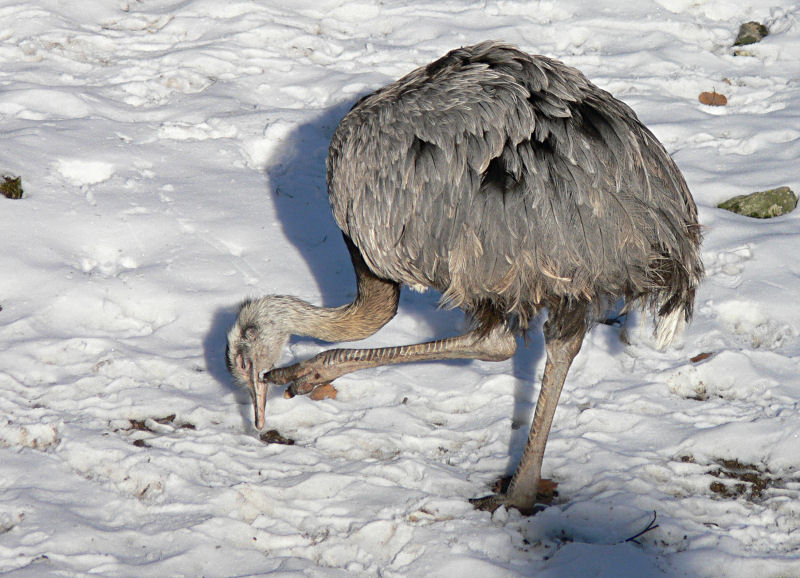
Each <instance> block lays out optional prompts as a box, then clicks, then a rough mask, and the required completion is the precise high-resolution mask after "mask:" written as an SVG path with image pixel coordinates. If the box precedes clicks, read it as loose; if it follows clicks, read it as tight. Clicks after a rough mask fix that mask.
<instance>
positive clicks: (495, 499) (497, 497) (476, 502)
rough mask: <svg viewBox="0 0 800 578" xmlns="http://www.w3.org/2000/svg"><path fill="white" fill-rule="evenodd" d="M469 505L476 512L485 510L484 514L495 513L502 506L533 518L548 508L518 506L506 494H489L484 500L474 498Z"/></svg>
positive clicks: (543, 506)
mask: <svg viewBox="0 0 800 578" xmlns="http://www.w3.org/2000/svg"><path fill="white" fill-rule="evenodd" d="M469 503H470V504H472V505H473V506H474V507H475V509H476V510H483V511H484V512H489V513H494V511H495V510H496V509H497V508H499V507H500V506H505V507H506V508H509V509H510V508H514V509H516V510H518V511H519V513H520V514H522V515H523V516H533V515H534V514H538V513H539V512H541V511H542V510H544V509H545V507H546V506H545V505H544V504H534V505H533V507H530V508H526V507H523V506H517V505H515V504H511V503H509V500H508V497H507V496H506V495H505V494H489V495H488V496H484V497H482V498H472V499H471V500H470V501H469Z"/></svg>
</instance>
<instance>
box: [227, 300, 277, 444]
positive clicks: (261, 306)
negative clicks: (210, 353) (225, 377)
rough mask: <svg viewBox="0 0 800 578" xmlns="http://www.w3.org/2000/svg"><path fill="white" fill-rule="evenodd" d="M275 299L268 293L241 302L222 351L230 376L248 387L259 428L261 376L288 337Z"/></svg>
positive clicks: (263, 396)
mask: <svg viewBox="0 0 800 578" xmlns="http://www.w3.org/2000/svg"><path fill="white" fill-rule="evenodd" d="M275 301H276V300H275V299H274V298H272V297H271V296H270V297H263V298H261V299H256V300H250V299H248V300H246V301H244V302H243V303H242V306H241V308H240V309H239V316H238V317H237V319H236V323H234V325H233V327H231V329H230V331H228V346H227V350H226V352H225V362H226V364H227V365H228V371H230V373H231V375H232V376H233V379H234V380H235V381H236V383H237V384H238V385H240V386H241V387H246V388H247V389H248V390H249V391H250V395H251V397H252V398H253V409H254V412H255V424H256V428H258V429H259V430H260V429H263V428H264V416H265V413H266V404H267V393H268V383H267V382H266V381H264V379H263V376H264V375H265V374H266V373H267V372H268V371H269V370H271V369H272V368H273V367H274V366H275V363H276V362H277V361H278V358H279V357H280V355H281V351H282V350H283V347H284V346H285V345H286V341H287V339H288V337H289V335H288V333H287V332H286V331H285V330H283V329H282V323H280V320H281V318H282V316H281V315H280V314H278V315H275V314H274V313H275V312H274V311H273V310H274V309H275Z"/></svg>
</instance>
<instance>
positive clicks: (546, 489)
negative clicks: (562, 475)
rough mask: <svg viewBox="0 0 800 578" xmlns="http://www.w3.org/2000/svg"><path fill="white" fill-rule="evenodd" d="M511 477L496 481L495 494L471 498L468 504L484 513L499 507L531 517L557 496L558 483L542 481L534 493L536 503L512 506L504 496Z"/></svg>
mask: <svg viewBox="0 0 800 578" xmlns="http://www.w3.org/2000/svg"><path fill="white" fill-rule="evenodd" d="M510 481H511V477H505V478H501V479H499V480H497V482H496V483H495V485H494V487H493V488H492V489H493V490H494V491H495V492H496V493H494V494H490V495H488V496H484V497H483V498H473V499H471V500H470V501H469V502H470V504H472V505H473V506H474V507H475V509H477V510H484V511H486V512H494V511H495V510H496V509H497V508H499V507H500V506H505V507H506V508H514V509H516V510H518V511H519V513H520V514H522V515H523V516H532V515H533V514H536V513H537V512H541V511H542V510H544V509H545V507H546V506H549V505H550V504H551V503H552V502H553V499H554V498H555V497H556V496H558V490H556V488H557V487H558V483H557V482H554V481H553V480H547V479H542V480H539V487H538V489H537V491H536V502H535V503H534V504H533V506H521V505H518V504H514V503H513V502H512V501H511V500H510V499H509V497H508V496H507V495H506V490H507V489H508V484H509V482H510Z"/></svg>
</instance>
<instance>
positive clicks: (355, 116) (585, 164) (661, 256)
mask: <svg viewBox="0 0 800 578" xmlns="http://www.w3.org/2000/svg"><path fill="white" fill-rule="evenodd" d="M328 183H329V194H330V202H331V206H332V208H333V215H334V217H335V219H336V222H337V223H338V225H339V227H341V229H342V231H344V232H345V234H346V235H348V236H349V237H350V239H352V241H353V243H354V244H355V245H356V246H357V247H358V248H359V250H360V251H361V254H362V255H363V257H364V260H365V261H366V263H367V265H368V266H369V268H370V269H371V270H372V271H373V272H375V273H376V274H377V275H378V276H380V277H384V278H387V279H392V280H395V281H397V282H400V283H404V284H407V285H410V286H412V287H415V286H416V287H433V288H435V289H436V290H437V291H440V292H441V293H442V297H443V301H444V302H445V303H446V304H448V305H450V306H454V307H461V308H463V309H465V310H466V311H468V312H470V313H471V314H473V315H475V316H476V317H477V319H479V320H480V321H481V322H483V323H491V322H494V321H497V320H501V319H508V320H510V321H512V322H513V323H514V325H515V326H518V327H519V328H520V329H523V330H524V329H525V328H527V326H528V322H529V321H530V319H531V318H532V317H533V316H534V315H535V313H536V312H537V311H538V310H540V309H541V307H542V306H545V305H547V304H548V302H551V301H553V300H561V299H567V300H570V301H576V302H582V303H587V304H590V305H591V309H592V310H593V311H595V312H602V310H603V309H605V308H606V307H607V305H608V304H609V303H611V304H613V303H615V302H616V301H617V300H618V299H620V298H624V299H625V300H626V301H628V302H630V301H632V300H635V299H637V298H640V297H645V298H647V299H648V300H649V302H650V303H651V304H654V305H658V307H659V308H660V311H659V313H660V314H661V315H662V316H663V315H667V314H669V313H670V312H672V311H673V310H674V309H676V308H680V307H683V308H684V309H685V312H686V314H687V315H688V314H690V313H691V303H692V295H693V291H694V287H695V285H696V284H697V282H698V280H699V278H700V276H701V274H702V265H701V263H700V260H699V257H698V254H697V246H698V244H699V240H700V231H699V229H698V227H697V214H696V209H695V205H694V202H693V201H692V198H691V195H690V194H689V190H688V188H687V186H686V183H685V182H684V180H683V177H682V176H681V174H680V171H679V170H678V169H677V167H676V166H675V164H674V163H673V161H672V159H671V158H670V157H669V155H668V154H667V152H666V151H665V150H664V148H663V147H662V146H661V144H660V143H659V142H658V141H657V140H656V138H655V137H654V136H653V135H652V133H651V132H650V131H649V130H648V129H647V128H645V126H644V125H642V124H641V123H640V122H639V120H638V119H637V118H636V115H635V114H634V113H633V111H632V110H631V109H630V108H629V107H627V106H626V105H625V104H623V103H622V102H620V101H619V100H616V99H615V98H614V97H613V96H611V95H610V94H609V93H607V92H605V91H603V90H601V89H599V88H597V87H596V86H595V85H593V84H592V83H590V82H589V81H588V80H587V79H586V78H585V77H584V76H583V75H582V74H581V73H580V72H578V71H577V70H575V69H574V68H570V67H568V66H565V65H564V64H562V63H560V62H558V61H556V60H552V59H549V58H545V57H542V56H536V57H532V56H528V55H527V54H524V53H522V52H520V51H518V50H515V49H513V48H510V47H507V46H504V45H500V44H496V43H491V42H486V43H482V44H478V45H477V46H472V47H467V48H462V49H460V50H454V51H452V52H451V53H449V54H447V55H446V56H445V57H443V58H441V59H439V60H437V61H436V62H434V63H432V64H430V65H428V66H425V67H423V68H419V69H417V70H415V71H413V72H412V73H410V74H409V75H407V76H405V77H403V78H401V79H400V80H398V81H397V82H394V83H392V84H390V85H388V86H387V87H385V88H383V89H381V90H379V91H377V92H375V93H373V94H371V95H369V96H367V97H366V98H363V99H362V100H361V101H360V102H358V104H356V105H355V106H354V107H353V109H352V110H351V111H350V113H349V114H348V115H347V116H345V118H344V119H343V120H342V122H341V124H340V125H339V127H338V128H337V130H336V132H335V134H334V136H333V140H332V142H331V147H330V153H329V155H328Z"/></svg>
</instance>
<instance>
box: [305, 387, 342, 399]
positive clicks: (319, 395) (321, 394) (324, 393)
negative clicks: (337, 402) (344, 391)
mask: <svg viewBox="0 0 800 578" xmlns="http://www.w3.org/2000/svg"><path fill="white" fill-rule="evenodd" d="M338 393H339V392H338V391H337V390H336V388H335V387H333V384H332V383H326V384H325V385H320V386H319V387H316V388H314V391H312V392H311V393H309V394H308V397H310V398H311V399H313V400H314V401H321V400H323V399H336V396H337V395H338Z"/></svg>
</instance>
